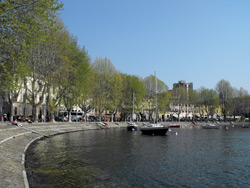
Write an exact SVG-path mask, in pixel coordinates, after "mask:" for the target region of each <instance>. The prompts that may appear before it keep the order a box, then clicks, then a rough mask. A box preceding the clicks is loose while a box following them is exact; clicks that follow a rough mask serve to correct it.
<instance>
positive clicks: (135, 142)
mask: <svg viewBox="0 0 250 188" xmlns="http://www.w3.org/2000/svg"><path fill="white" fill-rule="evenodd" d="M176 131H177V132H178V135H176V134H175V132H176ZM26 168H27V174H28V180H29V183H30V187H31V188H40V187H44V188H45V187H46V188H50V187H51V188H54V187H60V188H62V187H64V188H67V187H81V188H82V187H98V188H99V187H101V188H102V187H119V188H120V187H138V188H139V187H140V188H141V187H147V188H152V187H162V188H166V187H216V188H217V187H250V129H247V128H245V129H244V128H230V129H229V130H226V129H224V128H223V127H220V129H218V130H215V129H214V130H212V129H211V130H208V129H198V128H193V129H172V131H170V132H168V133H167V136H145V135H141V132H140V131H136V132H128V131H127V130H126V129H108V130H96V131H84V132H75V133H69V134H63V135H57V136H54V137H52V138H48V139H45V140H41V141H38V142H37V143H36V144H34V145H33V146H32V147H31V148H30V149H29V150H28V155H27V158H26Z"/></svg>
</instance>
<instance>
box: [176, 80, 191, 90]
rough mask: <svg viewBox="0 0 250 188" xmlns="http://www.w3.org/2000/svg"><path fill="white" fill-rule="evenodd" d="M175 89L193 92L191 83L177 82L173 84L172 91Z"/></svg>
mask: <svg viewBox="0 0 250 188" xmlns="http://www.w3.org/2000/svg"><path fill="white" fill-rule="evenodd" d="M177 88H184V89H186V90H190V89H191V90H193V82H190V83H186V82H185V81H184V80H181V81H179V82H178V83H174V84H173V91H174V90H176V89H177Z"/></svg>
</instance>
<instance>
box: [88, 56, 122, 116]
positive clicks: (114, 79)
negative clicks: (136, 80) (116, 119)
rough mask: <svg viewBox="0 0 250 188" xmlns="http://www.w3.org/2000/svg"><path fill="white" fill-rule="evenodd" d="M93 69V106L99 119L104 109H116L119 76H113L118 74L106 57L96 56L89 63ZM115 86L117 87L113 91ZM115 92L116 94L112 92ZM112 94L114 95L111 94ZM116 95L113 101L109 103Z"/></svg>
mask: <svg viewBox="0 0 250 188" xmlns="http://www.w3.org/2000/svg"><path fill="white" fill-rule="evenodd" d="M91 67H92V69H93V70H94V73H93V74H94V78H93V84H92V87H93V90H94V93H93V96H92V100H93V106H94V108H95V109H96V111H97V112H98V115H99V120H100V121H101V114H102V113H103V112H104V111H113V110H114V109H117V105H118V104H119V102H117V101H119V99H120V96H121V95H120V93H119V92H121V90H120V89H119V82H120V81H121V80H120V78H119V76H118V75H117V76H115V75H116V74H118V72H117V70H116V69H115V67H114V65H113V64H112V62H111V61H110V60H109V59H108V58H106V57H105V58H104V59H103V58H96V59H95V61H94V62H93V64H92V65H91ZM115 88H116V89H118V90H116V91H115ZM114 92H117V94H114ZM113 95H114V96H113ZM114 97H116V99H115V100H117V101H115V103H113V104H111V103H112V102H113V101H112V100H113V99H114Z"/></svg>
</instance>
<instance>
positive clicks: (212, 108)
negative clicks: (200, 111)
mask: <svg viewBox="0 0 250 188" xmlns="http://www.w3.org/2000/svg"><path fill="white" fill-rule="evenodd" d="M199 95H200V103H201V105H202V106H203V107H204V110H205V112H206V113H207V115H208V116H209V115H213V114H214V113H215V112H216V109H217V108H218V107H219V98H218V96H217V94H216V92H215V91H214V90H213V89H206V88H204V87H201V88H200V90H199Z"/></svg>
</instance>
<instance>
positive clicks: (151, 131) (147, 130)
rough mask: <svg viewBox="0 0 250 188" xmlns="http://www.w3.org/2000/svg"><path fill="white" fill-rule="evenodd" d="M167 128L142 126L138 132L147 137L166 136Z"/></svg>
mask: <svg viewBox="0 0 250 188" xmlns="http://www.w3.org/2000/svg"><path fill="white" fill-rule="evenodd" d="M168 129H169V128H168V126H166V125H163V124H144V125H143V126H142V127H141V128H140V130H141V132H142V134H147V135H166V133H167V131H168Z"/></svg>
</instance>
